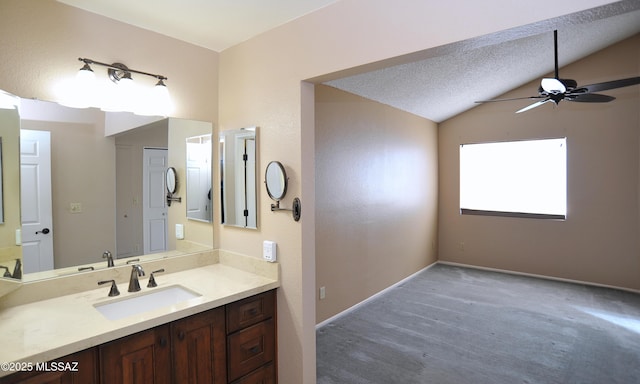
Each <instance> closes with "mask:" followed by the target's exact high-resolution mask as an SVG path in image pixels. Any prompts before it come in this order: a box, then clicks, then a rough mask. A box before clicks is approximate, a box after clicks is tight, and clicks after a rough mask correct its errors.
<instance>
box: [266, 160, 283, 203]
mask: <svg viewBox="0 0 640 384" xmlns="http://www.w3.org/2000/svg"><path fill="white" fill-rule="evenodd" d="M264 179H265V180H264V182H265V184H266V185H267V194H269V197H270V198H272V199H273V200H275V201H280V200H282V198H283V197H284V195H285V194H286V193H287V174H286V173H285V171H284V167H283V166H282V164H281V163H280V162H279V161H272V162H270V163H269V165H267V171H266V172H265V177H264Z"/></svg>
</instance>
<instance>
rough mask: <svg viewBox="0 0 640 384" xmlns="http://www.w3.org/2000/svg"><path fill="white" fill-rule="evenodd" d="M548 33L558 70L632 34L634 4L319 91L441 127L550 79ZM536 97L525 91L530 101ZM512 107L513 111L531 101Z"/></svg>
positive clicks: (462, 46)
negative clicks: (342, 93) (356, 97)
mask: <svg viewBox="0 0 640 384" xmlns="http://www.w3.org/2000/svg"><path fill="white" fill-rule="evenodd" d="M553 29H557V30H558V49H559V54H558V56H559V66H560V67H562V66H564V65H567V64H569V63H571V62H574V61H576V60H578V59H581V58H583V57H585V56H587V55H589V54H591V53H594V52H596V51H598V50H601V49H603V48H605V47H607V46H609V45H611V44H614V43H616V42H618V41H621V40H623V39H625V38H628V37H630V36H633V35H635V34H637V33H639V32H640V1H637V0H630V1H622V2H618V3H614V4H611V5H608V6H604V7H599V8H595V9H592V10H588V11H585V12H580V13H577V14H573V15H569V16H567V17H563V18H559V19H557V20H548V21H546V22H544V23H540V24H536V25H529V26H525V27H521V28H517V29H514V30H508V31H503V32H500V33H496V34H493V35H490V36H482V37H479V38H477V39H472V40H469V41H463V42H458V43H456V44H452V45H449V46H445V47H439V48H435V49H432V50H429V51H425V52H420V53H417V54H416V55H415V56H420V57H427V58H425V59H420V60H417V61H411V57H407V58H404V60H405V63H404V64H400V65H393V66H389V67H386V68H382V69H378V70H374V71H370V72H366V73H361V74H356V75H351V76H348V77H344V78H339V79H334V80H330V81H326V82H325V83H324V84H327V85H330V86H333V87H335V88H339V89H342V90H344V91H347V92H350V93H354V94H357V95H360V96H363V97H365V98H368V99H372V100H375V101H378V102H380V103H383V104H387V105H391V106H393V107H396V108H398V109H401V110H404V111H407V112H411V113H413V114H416V115H418V116H422V117H425V118H427V119H430V120H432V121H435V122H442V121H444V120H446V119H449V118H451V117H453V116H455V115H457V114H459V113H461V112H464V111H466V110H468V109H470V108H473V107H474V106H476V105H477V104H475V103H474V101H476V100H487V99H491V98H495V97H498V96H500V95H501V94H503V93H505V92H507V91H509V90H512V89H514V88H517V87H519V86H522V85H524V84H526V83H528V82H530V81H532V80H535V79H538V78H541V77H543V76H544V75H546V74H549V73H552V72H553V70H554V48H553ZM638 50H639V51H638V52H639V54H640V47H639V48H638ZM406 61H408V62H406ZM560 75H561V76H562V71H560ZM577 80H578V83H579V84H580V85H585V84H582V83H580V79H577ZM605 80H615V79H603V80H602V81H605ZM536 94H537V89H535V88H534V89H532V96H533V95H536ZM514 103H515V104H514V111H515V110H517V109H519V108H520V107H524V106H525V105H527V104H531V101H530V100H529V101H528V100H523V101H522V102H514ZM517 103H520V104H517Z"/></svg>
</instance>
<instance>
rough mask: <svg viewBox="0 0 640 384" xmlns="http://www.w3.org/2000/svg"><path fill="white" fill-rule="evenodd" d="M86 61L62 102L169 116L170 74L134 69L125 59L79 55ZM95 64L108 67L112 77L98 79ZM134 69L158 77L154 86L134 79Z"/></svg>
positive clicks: (140, 113) (71, 105) (69, 104)
mask: <svg viewBox="0 0 640 384" xmlns="http://www.w3.org/2000/svg"><path fill="white" fill-rule="evenodd" d="M78 60H79V61H82V62H83V63H84V65H83V66H82V68H80V70H79V71H78V73H77V74H76V78H75V80H74V81H73V83H72V84H70V85H69V86H68V88H70V89H65V90H64V97H63V100H62V101H61V104H63V105H67V106H70V107H75V108H88V107H98V108H100V109H102V110H103V111H109V112H116V111H128V112H133V113H136V114H139V115H156V116H168V115H169V113H170V112H171V109H172V103H171V98H170V95H169V90H168V89H167V85H166V84H165V83H164V81H165V80H167V77H166V76H163V75H157V74H154V73H149V72H144V71H139V70H136V69H131V68H129V67H127V66H126V65H124V64H122V63H113V64H107V63H102V62H100V61H96V60H93V59H88V58H82V57H80V58H78ZM91 65H99V66H103V67H106V68H107V75H108V79H109V80H111V81H106V82H104V81H103V82H102V83H100V82H98V81H97V80H96V74H95V72H94V71H93V69H92V68H91ZM132 73H135V74H139V75H145V76H150V77H153V78H155V79H157V80H158V82H157V83H156V84H155V86H154V87H153V88H152V89H149V88H146V89H145V88H144V87H143V86H141V85H139V84H137V83H134V81H133V77H132Z"/></svg>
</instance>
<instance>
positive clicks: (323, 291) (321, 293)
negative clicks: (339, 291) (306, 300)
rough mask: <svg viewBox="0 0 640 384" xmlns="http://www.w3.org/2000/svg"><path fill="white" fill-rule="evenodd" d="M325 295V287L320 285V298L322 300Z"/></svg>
mask: <svg viewBox="0 0 640 384" xmlns="http://www.w3.org/2000/svg"><path fill="white" fill-rule="evenodd" d="M325 297H327V291H326V289H325V287H320V300H324V298H325Z"/></svg>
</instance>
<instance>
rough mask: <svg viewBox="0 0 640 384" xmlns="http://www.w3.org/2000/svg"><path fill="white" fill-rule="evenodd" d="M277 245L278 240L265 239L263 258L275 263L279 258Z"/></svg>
mask: <svg viewBox="0 0 640 384" xmlns="http://www.w3.org/2000/svg"><path fill="white" fill-rule="evenodd" d="M277 246H278V245H277V244H276V242H274V241H268V240H265V241H264V242H263V243H262V258H263V259H265V260H266V261H268V262H271V263H274V262H275V261H276V259H277V255H276V253H277V252H276V250H277Z"/></svg>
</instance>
